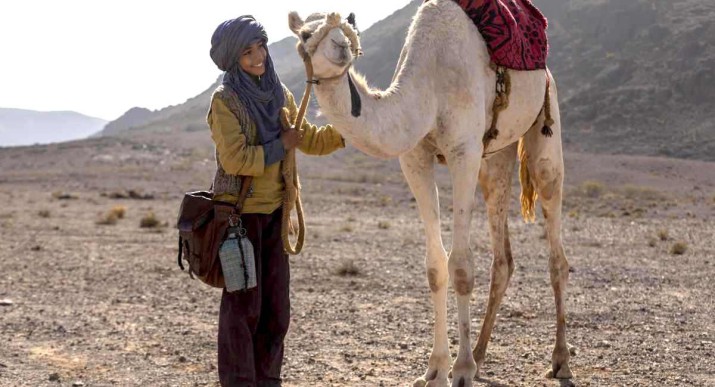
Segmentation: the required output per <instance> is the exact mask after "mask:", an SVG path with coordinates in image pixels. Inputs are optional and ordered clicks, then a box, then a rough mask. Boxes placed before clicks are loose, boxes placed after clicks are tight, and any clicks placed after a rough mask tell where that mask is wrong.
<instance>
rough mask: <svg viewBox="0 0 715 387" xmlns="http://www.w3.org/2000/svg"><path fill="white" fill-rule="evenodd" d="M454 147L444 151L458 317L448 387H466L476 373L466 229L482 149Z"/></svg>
mask: <svg viewBox="0 0 715 387" xmlns="http://www.w3.org/2000/svg"><path fill="white" fill-rule="evenodd" d="M456 148H457V149H459V148H461V151H451V152H447V153H448V155H447V163H448V165H449V171H450V175H451V177H452V185H453V189H454V193H453V210H454V226H453V227H454V228H453V230H454V234H453V238H452V251H451V252H450V254H449V263H448V266H449V276H450V279H451V282H452V287H453V288H454V291H455V293H456V296H457V314H458V318H459V325H458V332H459V351H458V353H457V359H456V360H455V361H454V364H453V365H452V386H453V387H470V386H472V384H473V379H474V376H475V375H476V373H477V365H476V363H475V362H474V358H473V357H472V345H471V341H470V340H471V337H470V336H471V335H470V333H471V330H470V325H471V316H470V313H469V302H470V299H471V296H472V290H473V289H474V262H473V259H472V251H471V249H470V247H469V229H470V226H471V222H472V207H473V206H474V194H475V192H476V189H477V177H478V174H479V165H480V162H481V153H482V152H481V150H482V148H481V144H479V145H476V144H475V145H474V146H473V147H469V146H467V145H461V146H457V147H456Z"/></svg>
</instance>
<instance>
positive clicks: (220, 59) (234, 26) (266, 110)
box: [211, 15, 285, 165]
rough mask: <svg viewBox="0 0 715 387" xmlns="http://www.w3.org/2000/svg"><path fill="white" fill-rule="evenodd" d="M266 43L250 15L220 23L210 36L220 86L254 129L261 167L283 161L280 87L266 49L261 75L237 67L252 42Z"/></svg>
mask: <svg viewBox="0 0 715 387" xmlns="http://www.w3.org/2000/svg"><path fill="white" fill-rule="evenodd" d="M256 42H262V43H263V44H267V42H268V35H267V34H266V30H265V29H264V28H263V25H261V23H259V22H258V21H256V19H255V18H254V17H253V16H250V15H245V16H239V17H238V18H236V19H231V20H227V21H225V22H223V23H221V24H220V25H219V26H218V27H217V28H216V31H214V33H213V36H211V59H212V60H213V61H214V63H215V64H216V66H218V68H219V69H220V70H222V71H224V74H223V84H224V86H227V87H230V88H231V89H233V90H234V91H235V92H236V94H238V98H239V99H240V100H241V102H242V103H243V106H244V107H245V108H246V110H247V111H248V113H249V114H250V116H251V118H252V119H253V122H254V123H255V124H256V128H257V129H258V137H259V139H260V142H261V145H263V150H264V155H265V160H264V161H265V165H270V164H273V163H275V162H278V161H280V160H282V159H283V156H284V155H285V150H284V148H283V143H282V142H281V140H280V134H281V123H280V111H281V109H282V108H283V106H284V105H285V95H284V94H283V86H282V84H281V81H280V79H279V78H278V74H276V71H275V69H274V68H273V59H271V55H270V53H268V47H266V63H265V69H266V71H265V73H264V74H263V75H262V76H261V77H260V79H258V80H256V78H255V77H253V76H251V75H250V74H248V73H246V72H245V71H243V70H242V69H241V66H240V65H239V64H238V59H239V58H240V55H241V54H242V53H243V51H244V50H245V49H246V48H248V46H250V45H251V44H253V43H256Z"/></svg>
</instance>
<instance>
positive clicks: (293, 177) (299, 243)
mask: <svg viewBox="0 0 715 387" xmlns="http://www.w3.org/2000/svg"><path fill="white" fill-rule="evenodd" d="M303 62H304V63H305V75H306V77H307V78H308V79H313V64H312V63H311V62H310V57H308V56H306V57H304V59H303ZM312 87H313V84H312V83H310V82H306V84H305V92H303V98H302V99H301V101H300V108H299V109H298V115H297V116H296V118H295V122H294V123H293V126H294V127H295V128H296V129H297V130H301V129H300V126H301V124H302V123H303V118H304V117H305V112H306V110H307V109H308V101H310V92H311V89H312ZM284 112H285V111H284ZM281 119H282V120H283V121H284V122H283V125H284V126H289V125H290V123H289V122H288V117H287V116H286V115H285V114H282V115H281ZM281 174H282V175H283V180H284V181H285V184H286V187H285V196H284V197H283V219H282V222H281V239H282V240H283V249H284V250H285V251H286V252H287V253H288V254H291V255H296V254H299V253H300V251H301V250H303V243H304V242H305V219H304V216H303V202H302V201H301V200H300V180H299V179H298V168H297V164H296V159H295V148H293V149H290V150H289V151H288V152H287V153H286V158H285V161H284V162H283V165H282V168H281ZM293 207H295V209H296V213H297V214H298V230H296V231H297V234H298V238H297V240H296V243H295V245H293V244H291V241H290V238H288V234H289V232H290V230H291V229H292V228H293V224H292V223H291V220H290V213H291V211H292V210H293Z"/></svg>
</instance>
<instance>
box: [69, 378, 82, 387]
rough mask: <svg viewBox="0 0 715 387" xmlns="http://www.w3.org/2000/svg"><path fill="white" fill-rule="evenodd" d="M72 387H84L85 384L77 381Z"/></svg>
mask: <svg viewBox="0 0 715 387" xmlns="http://www.w3.org/2000/svg"><path fill="white" fill-rule="evenodd" d="M72 387H84V382H81V381H79V380H78V381H76V382H73V383H72Z"/></svg>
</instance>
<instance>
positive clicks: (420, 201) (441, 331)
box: [400, 145, 451, 387]
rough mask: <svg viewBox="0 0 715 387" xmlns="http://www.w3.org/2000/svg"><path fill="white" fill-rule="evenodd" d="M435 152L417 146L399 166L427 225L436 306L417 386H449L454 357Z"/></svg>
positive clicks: (430, 278) (429, 278) (427, 259)
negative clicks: (431, 338) (430, 340)
mask: <svg viewBox="0 0 715 387" xmlns="http://www.w3.org/2000/svg"><path fill="white" fill-rule="evenodd" d="M434 157H435V156H434V154H433V153H432V152H429V151H428V149H426V148H424V147H423V146H421V145H418V146H417V147H416V148H415V149H413V150H411V151H410V152H408V153H406V154H404V155H402V156H400V166H401V168H402V172H403V173H404V175H405V178H406V179H407V183H408V184H409V186H410V189H411V190H412V194H413V195H414V196H415V199H416V200H417V206H418V208H419V212H420V217H421V218H422V222H423V224H424V228H425V235H426V240H427V256H426V257H425V267H426V270H427V282H428V283H429V287H430V291H431V293H430V294H431V298H432V304H433V306H434V320H435V321H434V344H433V346H432V354H431V355H430V358H429V364H428V367H427V371H426V372H425V373H424V375H423V376H422V377H420V378H418V379H416V380H415V381H414V386H415V387H425V386H429V387H436V386H439V387H446V386H448V385H449V379H448V376H447V375H448V373H449V364H450V361H451V356H450V354H449V343H448V342H447V280H448V276H447V252H446V251H445V250H444V245H443V244H442V233H441V230H440V214H439V197H438V195H437V185H436V184H435V180H434Z"/></svg>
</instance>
